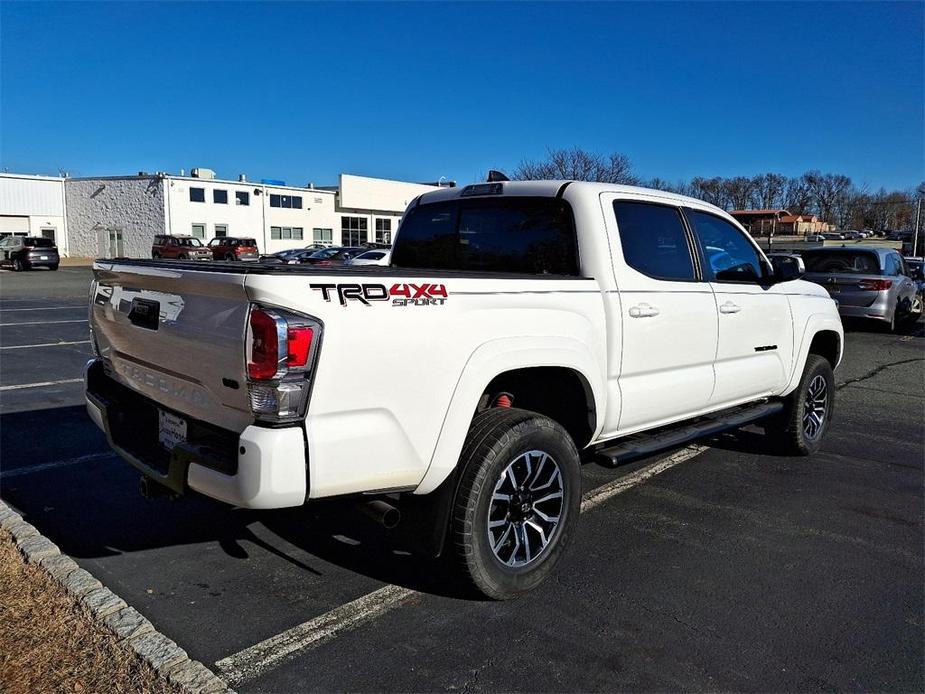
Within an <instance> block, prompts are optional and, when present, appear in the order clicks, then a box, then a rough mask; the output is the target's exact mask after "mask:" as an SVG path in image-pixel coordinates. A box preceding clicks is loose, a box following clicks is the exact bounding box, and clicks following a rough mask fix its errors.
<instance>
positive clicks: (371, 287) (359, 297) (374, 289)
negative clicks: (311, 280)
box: [308, 282, 447, 306]
mask: <svg viewBox="0 0 925 694" xmlns="http://www.w3.org/2000/svg"><path fill="white" fill-rule="evenodd" d="M308 286H309V287H311V288H312V289H314V290H315V291H319V292H321V296H322V297H323V298H324V300H325V301H330V300H331V295H332V294H337V298H338V300H339V301H340V305H341V306H346V305H347V302H348V301H359V302H360V303H361V304H364V305H366V306H371V305H372V304H371V303H370V302H371V301H389V300H391V302H392V306H443V304H445V303H446V298H447V292H446V287H445V286H444V285H442V284H430V283H428V282H423V283H422V284H411V283H409V284H393V285H392V286H391V287H390V288H388V289H386V287H385V285H384V284H310V285H308Z"/></svg>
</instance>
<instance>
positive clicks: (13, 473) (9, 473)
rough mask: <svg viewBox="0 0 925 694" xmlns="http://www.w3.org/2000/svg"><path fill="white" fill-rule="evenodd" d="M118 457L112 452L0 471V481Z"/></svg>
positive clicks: (89, 454)
mask: <svg viewBox="0 0 925 694" xmlns="http://www.w3.org/2000/svg"><path fill="white" fill-rule="evenodd" d="M116 458H118V456H117V455H116V454H115V453H113V452H112V451H106V452H105V453H88V454H87V455H82V456H79V457H77V458H70V459H68V460H56V461H55V462H53V463H42V464H41V465H30V466H28V467H15V468H13V469H12V470H0V479H3V480H5V479H8V478H10V477H21V476H22V475H31V474H32V473H33V472H44V471H45V470H54V469H55V468H59V467H70V466H71V465H80V464H83V463H95V462H97V461H100V460H115V459H116Z"/></svg>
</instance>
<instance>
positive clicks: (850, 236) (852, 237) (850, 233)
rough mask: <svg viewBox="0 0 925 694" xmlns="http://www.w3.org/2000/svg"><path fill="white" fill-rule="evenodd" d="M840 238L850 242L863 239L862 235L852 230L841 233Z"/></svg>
mask: <svg viewBox="0 0 925 694" xmlns="http://www.w3.org/2000/svg"><path fill="white" fill-rule="evenodd" d="M842 238H844V239H848V240H851V241H856V240H857V239H863V238H864V234H862V233H861V232H860V231H856V230H854V229H848V230H847V231H844V232H842Z"/></svg>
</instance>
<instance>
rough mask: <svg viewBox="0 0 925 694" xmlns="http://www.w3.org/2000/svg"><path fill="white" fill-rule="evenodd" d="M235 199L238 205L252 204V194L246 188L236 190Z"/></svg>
mask: <svg viewBox="0 0 925 694" xmlns="http://www.w3.org/2000/svg"><path fill="white" fill-rule="evenodd" d="M234 199H235V202H236V204H238V205H250V204H251V194H250V193H248V192H247V191H244V190H239V191H236V192H235V194H234Z"/></svg>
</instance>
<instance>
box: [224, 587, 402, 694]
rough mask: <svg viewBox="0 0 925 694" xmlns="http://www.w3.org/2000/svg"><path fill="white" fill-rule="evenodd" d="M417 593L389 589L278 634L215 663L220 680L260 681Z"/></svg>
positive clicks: (370, 594) (234, 684)
mask: <svg viewBox="0 0 925 694" xmlns="http://www.w3.org/2000/svg"><path fill="white" fill-rule="evenodd" d="M415 592H416V591H413V590H409V589H408V588H401V587H399V586H393V585H388V586H385V587H384V588H380V589H379V590H375V591H373V592H372V593H369V594H368V595H364V596H363V597H362V598H357V599H356V600H354V601H353V602H348V603H347V604H346V605H341V606H340V607H336V608H334V609H333V610H331V611H330V612H326V613H325V614H323V615H321V616H320V617H315V619H312V620H311V621H308V622H305V623H304V624H300V625H299V626H297V627H293V628H292V629H289V630H288V631H284V632H283V633H281V634H277V635H276V636H273V637H271V638H269V639H267V640H266V641H261V642H260V643H258V644H256V645H254V646H251V647H250V648H246V649H244V650H243V651H240V652H239V653H235V654H234V655H231V656H228V657H227V658H223V659H222V660H219V661H218V662H217V663H215V668H216V670H218V674H219V676H220V677H222V678H223V679H225V680H226V681H227V682H228V683H229V684H230V685H231V686H233V687H236V686H238V685H240V684H241V683H242V682H248V681H250V680H252V679H254V678H255V677H259V676H260V675H261V674H263V673H264V672H266V671H267V670H268V669H269V668H271V667H273V666H274V665H276V664H277V663H279V662H280V661H282V660H284V659H285V658H286V657H287V656H289V655H291V654H293V653H296V652H298V651H304V650H306V649H307V648H311V647H312V646H317V645H319V644H322V643H324V642H325V641H328V640H330V639H332V638H334V637H335V636H337V634H338V633H340V632H342V631H347V630H348V629H352V628H354V627H357V626H359V625H360V624H363V623H364V622H368V621H369V620H371V619H373V618H375V617H378V616H379V615H381V614H385V613H386V612H388V611H389V610H390V609H392V608H393V607H395V606H396V605H398V604H399V603H401V601H402V600H405V599H406V598H408V597H409V596H411V595H414V593H415Z"/></svg>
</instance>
